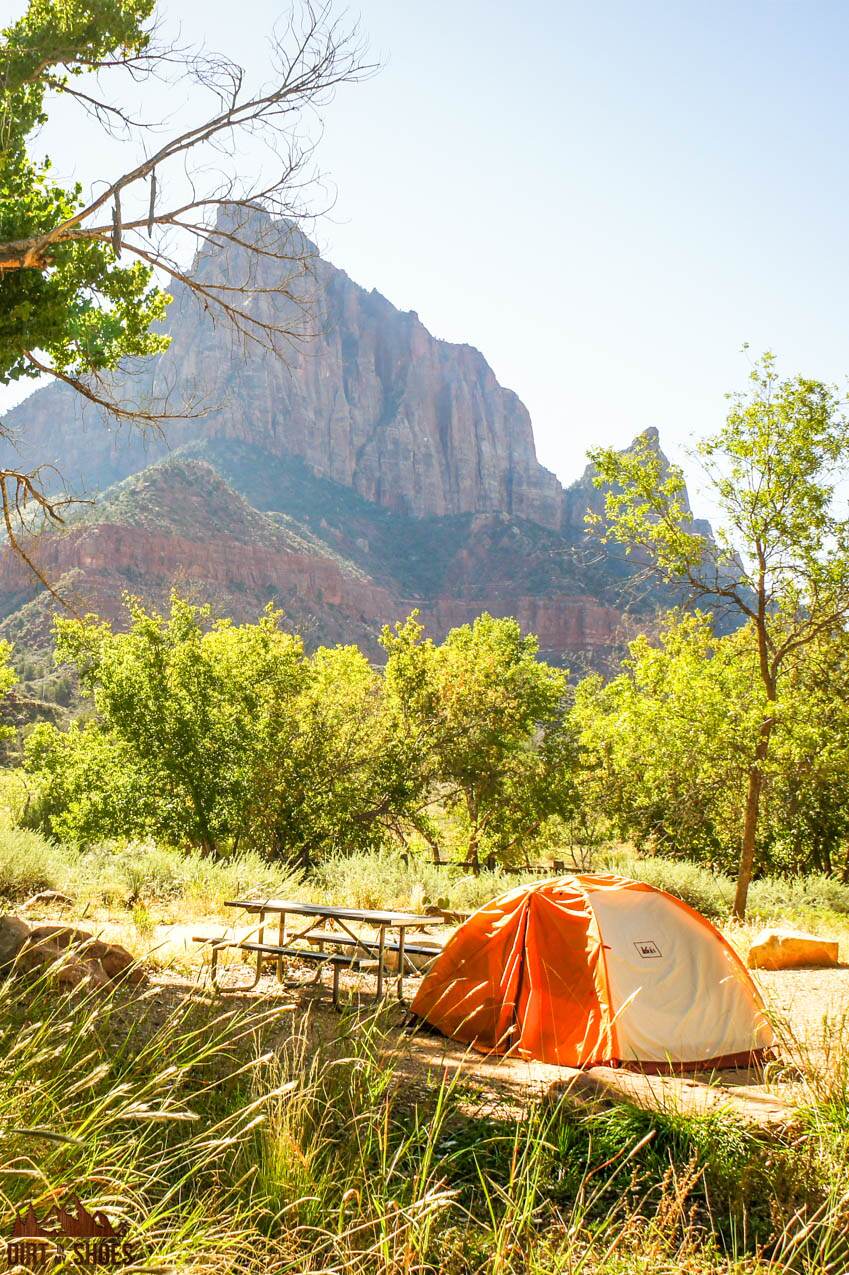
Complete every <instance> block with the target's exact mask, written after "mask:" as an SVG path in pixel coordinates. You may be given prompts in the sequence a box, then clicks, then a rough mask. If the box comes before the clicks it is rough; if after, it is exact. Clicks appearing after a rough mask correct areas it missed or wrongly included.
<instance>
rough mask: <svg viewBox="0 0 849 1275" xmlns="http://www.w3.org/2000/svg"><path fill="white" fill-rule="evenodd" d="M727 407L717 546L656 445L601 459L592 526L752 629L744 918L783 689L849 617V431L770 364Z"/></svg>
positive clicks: (737, 906) (824, 401)
mask: <svg viewBox="0 0 849 1275" xmlns="http://www.w3.org/2000/svg"><path fill="white" fill-rule="evenodd" d="M729 400H730V407H729V411H728V415H727V419H726V421H725V424H724V426H723V427H722V428H721V429H720V430H719V431H718V433H716V434H715V435H713V436H712V437H710V438H708V439H706V440H705V441H703V442H702V443H701V444H700V445H699V447H698V452H699V455H700V456H701V459H702V462H703V465H704V468H705V471H706V475H707V478H708V481H709V483H710V486H711V488H712V493H713V497H714V500H715V502H716V504H717V506H718V508H719V511H720V519H721V521H720V529H719V531H718V532H717V534H716V537H715V538H714V539H711V538H710V537H709V536H707V535H705V534H701V533H700V532H699V531H697V530H696V529H695V528H694V526H693V520H692V517H691V515H690V513H689V510H688V507H687V501H686V492H685V486H684V478H683V475H682V473H681V471H680V469H679V468H678V467H676V466H674V465H668V464H667V462H666V461H665V459H664V458H663V457H662V456H661V455H660V454H659V452H658V451H657V449H656V448H655V447H652V446H651V445H650V443H649V442H648V440H646V439H643V440H642V442H640V441H638V443H637V445H636V446H635V447H633V448H632V449H631V450H630V451H628V452H624V453H617V452H615V451H613V450H611V449H609V448H600V449H597V450H595V451H593V452H591V453H590V459H591V460H592V461H593V462H594V463H595V465H596V467H597V470H598V476H597V482H598V484H599V485H602V484H605V485H607V486H608V490H607V493H606V496H605V516H604V520H603V522H602V520H600V519H599V518H598V517H597V516H595V517H594V516H592V515H590V516H589V521H590V522H591V523H592V524H593V525H594V526H595V527H596V529H597V530H598V531H599V534H601V535H602V537H603V539H605V540H608V541H610V540H613V541H617V542H618V543H620V544H622V545H624V546H625V547H626V550H627V551H628V552H633V551H636V552H638V553H639V555H640V556H641V557H642V558H643V559H644V561H645V562H646V563H647V564H648V566H649V567H650V568H651V569H653V570H654V571H656V572H657V573H659V575H660V576H662V577H663V579H664V580H666V581H670V582H676V583H679V582H683V583H684V584H686V585H687V586H689V590H690V592H691V595H692V598H693V599H694V600H696V601H700V602H702V601H704V600H711V601H712V602H713V604H714V607H715V608H720V609H730V610H731V611H732V612H734V613H736V614H737V615H738V616H739V617H740V619H742V620H744V621H746V622H748V623H750V624H751V625H752V627H753V630H754V635H755V647H756V655H757V664H756V667H757V676H758V678H759V679H760V683H761V687H762V690H763V697H764V712H763V713H762V715H761V718H760V721H759V722H758V725H757V731H756V738H755V742H754V745H753V748H752V752H751V758H750V762H749V766H748V770H747V779H746V791H745V800H744V804H743V810H742V818H741V826H742V832H741V838H740V856H739V866H738V874H737V890H736V895H735V901H734V913H735V915H736V916H737V917H740V918H742V917H743V916H744V915H745V911H746V900H747V896H748V890H749V883H750V881H751V878H752V873H753V871H754V869H755V866H756V850H757V845H758V820H759V816H760V813H761V792H762V788H763V783H764V775H765V767H766V763H767V758H768V755H769V749H770V740H771V738H772V735H773V731H774V728H775V726H776V720H777V713H778V703H779V692H780V689H781V683H782V679H783V678H784V677H785V675H786V674H787V672H788V670H790V669H791V668H792V667H793V664H794V661H796V660H797V659H798V658H799V657H800V655H801V654H802V653H803V652H804V651H805V648H806V647H808V646H809V645H810V644H811V643H813V642H815V641H817V640H818V639H819V638H820V637H822V636H823V635H825V634H828V633H832V632H836V631H839V630H840V629H841V628H842V627H843V625H844V622H845V617H846V615H847V612H849V518H847V516H846V513H845V510H844V505H845V501H844V500H841V499H839V496H840V493H839V490H838V480H839V477H840V474H841V473H842V471H843V469H844V468H845V462H846V458H847V446H849V421H847V417H846V415H845V412H844V402H843V400H842V399H841V398H840V396H839V395H838V393H837V391H836V389H835V388H834V387H832V386H829V385H825V384H823V383H822V382H820V381H815V380H810V379H809V378H807V377H802V376H795V377H790V378H785V379H782V378H781V377H780V376H779V374H778V372H777V370H776V365H775V359H774V357H773V356H772V355H771V354H766V355H764V356H763V358H762V359H760V361H758V362H757V363H756V364H755V365H754V366H753V369H752V372H751V376H750V386H749V389H748V391H746V392H743V393H737V394H733V395H730V396H729Z"/></svg>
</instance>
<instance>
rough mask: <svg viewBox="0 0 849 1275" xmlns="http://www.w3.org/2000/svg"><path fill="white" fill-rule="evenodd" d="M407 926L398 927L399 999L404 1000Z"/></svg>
mask: <svg viewBox="0 0 849 1275" xmlns="http://www.w3.org/2000/svg"><path fill="white" fill-rule="evenodd" d="M406 932H407V930H406V926H404V925H400V926H399V927H398V999H399V1001H402V1002H403V1000H404V935H405V934H406Z"/></svg>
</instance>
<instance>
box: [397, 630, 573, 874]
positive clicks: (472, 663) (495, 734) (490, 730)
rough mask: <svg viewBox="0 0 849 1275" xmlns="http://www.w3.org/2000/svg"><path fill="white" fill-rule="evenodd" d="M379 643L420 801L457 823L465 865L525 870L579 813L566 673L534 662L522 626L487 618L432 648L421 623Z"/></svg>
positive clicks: (535, 648)
mask: <svg viewBox="0 0 849 1275" xmlns="http://www.w3.org/2000/svg"><path fill="white" fill-rule="evenodd" d="M381 643H382V645H383V647H384V649H385V651H386V653H387V661H386V674H385V679H386V695H387V700H388V703H389V706H390V711H394V713H395V715H396V718H397V727H396V729H397V732H398V735H399V737H400V738H402V739H404V740H405V741H406V744H405V746H406V748H407V750H408V752H409V755H410V756H411V757H414V758H416V759H417V765H418V768H419V788H420V791H421V792H422V793H423V794H425V796H426V797H427V798H428V800H430V801H431V802H433V801H434V800H437V799H438V800H440V801H441V802H442V803H443V804H444V805H445V806H446V807H447V808H448V809H449V811H451V812H452V813H454V814H455V815H457V816H458V817H459V820H460V823H461V826H462V830H463V835H464V839H465V843H466V862H467V864H468V866H469V867H470V868H471V869H472V871H473V872H477V871H478V869H479V867H480V861H481V855H482V854H483V855H486V856H487V857H489V856H492V857H493V858H494V859H496V860H498V861H500V862H503V863H513V862H527V857H528V852H529V850H530V849H531V847H533V846H535V845H538V844H539V843H540V841H541V840H542V838H543V836H544V833H545V830H546V828H547V826H550V825H551V824H552V822H553V821H555V820H556V819H557V818H558V817H559V818H564V817H567V816H569V815H570V814H571V813H572V812H573V811H574V808H575V806H576V789H575V782H574V769H575V749H574V746H573V739H572V732H571V729H570V727H569V724H568V717H567V711H566V709H567V676H566V674H565V673H564V672H563V671H562V670H560V669H555V668H551V667H550V666H549V665H547V664H544V663H542V662H541V661H540V660H539V659H538V658H537V656H538V652H539V644H538V642H537V640H536V638H535V637H533V636H532V635H529V634H523V633H522V631H521V629H520V627H519V624H518V623H517V621H516V620H513V619H496V618H494V617H493V616H491V615H487V614H483V615H481V616H479V617H478V618H477V619H476V620H475V621H474V623H472V624H464V625H461V626H460V627H458V628H455V629H452V630H451V632H450V633H449V634H448V636H447V637H446V639H445V641H444V642H442V643H438V644H437V643H435V642H434V641H433V640H432V639H431V638H426V637H425V636H424V630H423V627H422V625H421V624H420V623H419V622H418V620H417V618H416V615H415V613H414V614H413V615H412V616H410V617H409V619H407V620H406V621H405V622H404V623H403V624H399V625H397V626H396V627H395V628H394V629H389V628H385V629H384V630H383V635H382V637H381ZM412 786H413V785H411V787H412ZM432 844H433V845H434V850H435V853H436V852H437V850H438V847H437V844H436V843H432Z"/></svg>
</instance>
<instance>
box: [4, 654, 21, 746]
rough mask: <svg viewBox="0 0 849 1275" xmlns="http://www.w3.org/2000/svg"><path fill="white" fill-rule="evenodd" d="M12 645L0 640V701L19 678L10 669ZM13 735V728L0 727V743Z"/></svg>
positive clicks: (15, 684) (12, 669)
mask: <svg viewBox="0 0 849 1275" xmlns="http://www.w3.org/2000/svg"><path fill="white" fill-rule="evenodd" d="M11 660H12V644H11V643H10V642H5V641H2V640H0V700H2V699H4V698H5V697H6V696H7V695H8V693H9V691H10V690H11V689H12V687H13V686H17V684H18V681H19V678H18V674H17V673H16V671H15V669H14V668H13V667H12V663H11ZM14 734H15V728H14V726H0V741H2V740H4V739H10V738H11V737H12V736H13V735H14Z"/></svg>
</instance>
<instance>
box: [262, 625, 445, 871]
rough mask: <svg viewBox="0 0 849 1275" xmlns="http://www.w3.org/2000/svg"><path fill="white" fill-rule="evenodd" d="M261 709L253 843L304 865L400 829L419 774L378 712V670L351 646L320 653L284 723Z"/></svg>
mask: <svg viewBox="0 0 849 1275" xmlns="http://www.w3.org/2000/svg"><path fill="white" fill-rule="evenodd" d="M269 710H270V711H269V712H268V713H267V715H266V718H265V721H264V724H263V725H262V726H261V727H260V737H259V738H258V740H257V746H256V747H255V749H254V756H255V758H256V765H255V769H254V773H253V775H252V777H251V781H250V791H251V800H250V802H249V809H248V814H247V821H246V829H247V835H248V836H249V838H250V840H251V843H252V844H253V845H256V846H258V847H261V848H263V849H265V850H266V851H267V852H268V853H269V854H272V855H274V856H278V857H283V858H286V859H288V860H292V861H295V862H298V863H300V864H301V865H302V866H303V867H309V866H310V865H311V864H312V863H314V862H315V861H316V860H317V859H320V858H322V857H324V856H325V855H327V854H329V853H332V852H334V851H336V852H341V853H346V854H347V853H352V852H354V851H357V850H369V849H374V848H376V847H378V846H380V845H382V844H383V843H384V842H385V841H386V839H387V836H388V835H389V834H390V833H392V832H395V833H397V832H399V831H400V828H401V825H402V824H403V822H404V820H405V819H406V818H407V817H408V816H409V814H410V812H411V810H413V809H414V808H415V805H416V800H417V797H418V796H419V791H420V787H419V782H418V777H419V774H420V771H419V769H418V767H417V765H416V760H415V758H414V757H413V756H412V754H411V753H410V751H409V749H408V748H407V747H406V746H405V742H404V740H403V737H402V736H401V735H399V733H398V731H397V730H396V722H395V718H394V716H393V715H392V713H391V712H390V711H389V710H388V708H387V703H386V697H385V695H384V685H383V676H382V673H381V672H380V671H378V670H377V669H375V668H374V667H372V665H371V664H370V663H369V661H368V660H367V658H366V657H365V655H363V653H362V652H361V651H360V650H358V648H357V647H354V646H342V647H335V648H332V649H328V648H320V649H319V650H318V651H316V653H315V654H314V655H313V656H312V657H311V658H310V659H309V660H308V661H307V665H306V669H305V675H304V682H303V686H302V688H301V691H300V694H299V696H298V699H297V702H296V704H294V705H293V706H292V711H291V712H290V714H289V716H288V719H287V718H285V716H284V714H283V713H282V712H279V711H278V710H277V708H276V707H275V706H274V705H269ZM284 721H285V723H286V724H285V726H284V725H283V722H284Z"/></svg>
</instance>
